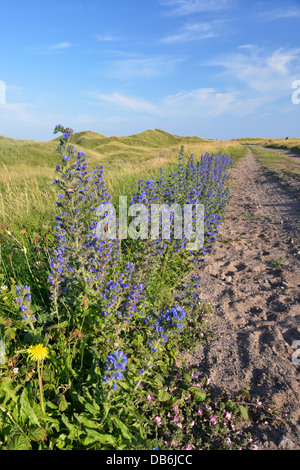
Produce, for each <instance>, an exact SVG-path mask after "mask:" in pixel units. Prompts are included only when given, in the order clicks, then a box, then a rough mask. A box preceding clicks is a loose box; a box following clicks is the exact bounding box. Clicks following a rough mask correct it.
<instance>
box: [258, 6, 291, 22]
mask: <svg viewBox="0 0 300 470" xmlns="http://www.w3.org/2000/svg"><path fill="white" fill-rule="evenodd" d="M261 18H262V19H263V20H265V21H273V20H280V19H288V18H300V7H292V8H280V9H277V10H267V11H265V12H263V13H262V14H261Z"/></svg>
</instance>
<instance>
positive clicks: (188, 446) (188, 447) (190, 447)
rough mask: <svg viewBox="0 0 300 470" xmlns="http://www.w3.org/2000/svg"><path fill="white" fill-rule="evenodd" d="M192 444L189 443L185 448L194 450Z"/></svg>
mask: <svg viewBox="0 0 300 470" xmlns="http://www.w3.org/2000/svg"><path fill="white" fill-rule="evenodd" d="M192 449H193V448H192V446H191V445H190V444H187V445H186V446H185V448H184V450H192Z"/></svg>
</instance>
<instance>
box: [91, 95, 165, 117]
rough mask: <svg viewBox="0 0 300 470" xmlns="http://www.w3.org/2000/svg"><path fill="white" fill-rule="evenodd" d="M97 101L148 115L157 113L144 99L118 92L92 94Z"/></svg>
mask: <svg viewBox="0 0 300 470" xmlns="http://www.w3.org/2000/svg"><path fill="white" fill-rule="evenodd" d="M89 94H90V95H91V96H93V97H94V98H95V99H96V100H99V101H104V102H106V103H109V104H112V105H114V106H116V107H121V108H127V109H131V110H133V111H145V112H148V113H156V112H157V110H156V107H155V106H154V105H153V104H152V103H150V102H149V101H146V100H144V99H142V98H137V97H134V96H125V95H122V94H120V93H117V92H112V93H108V94H105V93H98V92H91V93H89Z"/></svg>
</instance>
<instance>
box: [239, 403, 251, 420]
mask: <svg viewBox="0 0 300 470" xmlns="http://www.w3.org/2000/svg"><path fill="white" fill-rule="evenodd" d="M239 410H240V413H241V415H242V417H243V418H244V419H245V420H247V419H249V416H248V410H247V408H245V407H244V406H243V405H239Z"/></svg>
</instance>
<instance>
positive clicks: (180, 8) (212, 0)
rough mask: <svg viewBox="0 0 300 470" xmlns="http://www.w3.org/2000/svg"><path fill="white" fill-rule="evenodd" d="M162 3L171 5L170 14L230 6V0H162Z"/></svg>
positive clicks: (179, 14)
mask: <svg viewBox="0 0 300 470" xmlns="http://www.w3.org/2000/svg"><path fill="white" fill-rule="evenodd" d="M161 4H162V5H164V6H167V7H171V10H170V14H172V15H178V16H186V15H192V14H194V13H202V12H206V11H218V10H223V9H225V8H228V7H230V4H231V1H230V0H162V1H161Z"/></svg>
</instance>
